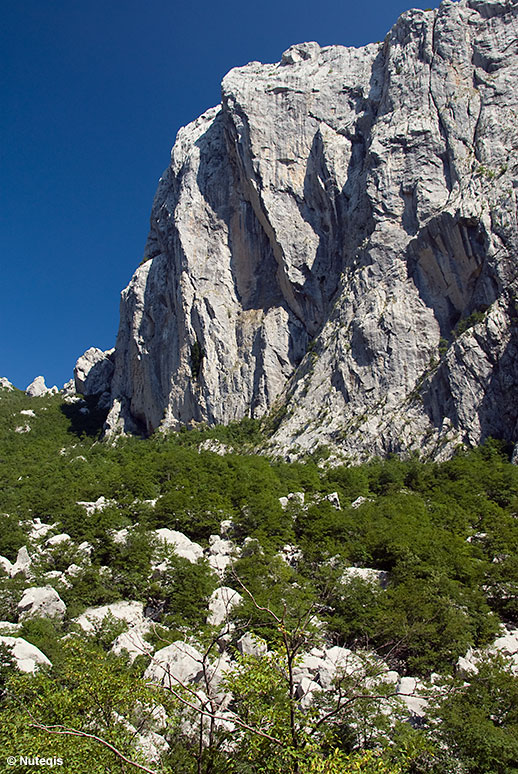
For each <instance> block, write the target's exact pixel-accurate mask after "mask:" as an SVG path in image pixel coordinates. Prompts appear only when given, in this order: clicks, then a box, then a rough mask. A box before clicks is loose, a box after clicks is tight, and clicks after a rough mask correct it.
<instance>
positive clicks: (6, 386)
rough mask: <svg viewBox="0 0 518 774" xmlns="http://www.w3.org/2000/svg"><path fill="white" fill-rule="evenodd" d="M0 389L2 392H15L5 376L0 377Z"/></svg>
mask: <svg viewBox="0 0 518 774" xmlns="http://www.w3.org/2000/svg"><path fill="white" fill-rule="evenodd" d="M0 389H2V390H14V387H13V385H12V384H11V382H10V381H9V379H6V377H5V376H0Z"/></svg>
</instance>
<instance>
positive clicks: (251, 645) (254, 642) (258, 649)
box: [237, 632, 268, 658]
mask: <svg viewBox="0 0 518 774" xmlns="http://www.w3.org/2000/svg"><path fill="white" fill-rule="evenodd" d="M237 649H238V651H239V652H240V653H242V654H243V656H255V657H256V658H259V657H260V656H264V655H265V654H266V653H267V651H268V645H267V644H266V642H265V641H264V640H263V639H261V637H257V636H256V635H255V634H252V633H251V632H245V634H243V636H242V637H240V638H239V639H238V641H237Z"/></svg>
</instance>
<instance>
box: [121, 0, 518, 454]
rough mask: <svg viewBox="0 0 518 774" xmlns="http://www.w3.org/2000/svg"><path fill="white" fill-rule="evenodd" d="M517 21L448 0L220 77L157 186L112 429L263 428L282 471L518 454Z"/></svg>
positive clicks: (124, 326) (125, 302)
mask: <svg viewBox="0 0 518 774" xmlns="http://www.w3.org/2000/svg"><path fill="white" fill-rule="evenodd" d="M517 14H518V5H517V4H516V3H508V2H501V1H500V0H460V2H448V0H446V1H445V2H443V3H442V5H441V6H440V8H439V9H438V10H435V11H421V10H412V11H408V12H407V13H405V14H403V16H401V18H400V19H399V20H398V22H397V23H396V24H395V26H394V27H393V29H392V30H391V31H390V33H389V34H388V35H387V37H386V39H385V41H383V42H381V43H375V44H371V45H368V46H365V47H364V48H360V49H354V48H344V47H341V46H329V47H325V48H321V47H320V46H319V45H318V44H317V43H303V44H300V45H296V46H293V47H291V48H290V49H289V50H288V51H286V52H285V53H284V54H283V56H282V59H281V61H280V62H279V63H277V64H267V65H264V64H260V63H257V62H252V63H251V64H249V65H247V66H246V67H240V68H236V69H234V70H231V71H230V73H229V74H228V75H227V76H226V77H225V79H224V80H223V84H222V101H221V105H220V106H218V107H216V108H212V109H211V110H208V111H207V112H206V113H204V115H202V116H201V117H200V118H198V119H197V120H196V121H194V122H193V123H192V124H189V125H188V126H187V127H185V128H182V129H180V131H179V132H178V136H177V139H176V143H175V145H174V148H173V151H172V155H171V164H170V166H169V167H168V169H167V170H166V171H165V173H164V175H163V177H162V178H161V180H160V182H159V186H158V190H157V193H156V196H155V201H154V204H153V210H152V214H151V231H150V235H149V239H148V242H147V246H146V251H145V256H144V258H145V259H146V260H145V261H144V262H143V264H142V265H141V266H140V267H139V268H138V269H137V271H136V272H135V274H134V276H133V278H132V280H131V282H130V284H129V285H128V287H127V288H126V289H125V290H124V291H123V293H122V302H121V322H120V330H119V335H118V339H117V345H116V350H115V353H114V355H113V361H114V364H115V370H114V375H113V379H112V386H111V394H112V410H111V412H110V415H109V418H108V432H115V431H117V430H135V429H138V430H144V431H145V432H151V431H152V430H154V429H155V428H157V427H159V426H161V425H162V426H165V427H173V428H177V427H178V426H179V425H181V424H186V423H189V422H191V421H194V422H200V421H203V422H208V423H216V422H223V423H226V422H229V421H231V420H234V419H239V418H241V417H244V416H254V417H257V416H261V415H263V414H265V413H266V412H268V411H270V410H272V409H273V410H274V411H276V412H277V413H278V429H277V431H276V433H275V434H274V436H273V438H272V443H273V449H274V450H275V451H278V452H281V453H283V454H287V455H295V456H296V455H297V454H299V453H301V452H304V451H305V450H308V449H312V448H314V447H315V445H318V444H328V445H331V446H333V447H336V448H337V449H340V450H341V451H342V452H343V454H345V455H347V457H348V458H350V459H360V458H363V457H368V456H371V455H372V454H385V453H388V452H396V453H404V452H407V451H411V450H425V451H426V452H429V453H430V454H431V455H433V456H434V457H436V458H441V457H443V456H446V455H448V454H450V453H451V452H452V450H453V448H454V447H455V445H456V444H458V443H459V442H464V443H469V444H471V443H478V442H479V441H480V440H483V439H484V438H485V437H487V436H488V435H493V436H500V437H504V438H506V439H508V440H510V441H513V442H515V441H516V440H518V428H517V426H516V425H517V417H518V400H517V399H516V393H517V386H518V357H517V355H518V348H517V342H518V336H517V333H518V327H517V324H518V300H517V299H518V296H515V291H514V288H515V287H516V285H517V281H516V277H517V273H518V265H517V263H516V261H517V254H518V249H517V248H518V244H517V242H518V240H517V224H516V186H517V176H516V168H517V167H516V149H517V146H518V110H517V106H516V93H517V88H518V46H517V40H518V23H517ZM517 293H518V288H517ZM279 409H280V410H279Z"/></svg>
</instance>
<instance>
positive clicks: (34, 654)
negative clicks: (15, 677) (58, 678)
mask: <svg viewBox="0 0 518 774" xmlns="http://www.w3.org/2000/svg"><path fill="white" fill-rule="evenodd" d="M0 644H2V645H6V646H7V647H8V648H9V649H10V651H11V654H12V656H13V658H14V660H15V662H16V666H17V668H18V669H19V670H20V672H35V671H36V669H38V667H43V666H52V663H51V661H50V660H49V659H48V658H47V656H46V655H45V654H44V653H42V652H41V650H40V649H39V648H37V647H36V646H35V645H31V643H30V642H27V641H26V640H24V639H23V638H22V637H0Z"/></svg>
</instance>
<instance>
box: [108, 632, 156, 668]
mask: <svg viewBox="0 0 518 774" xmlns="http://www.w3.org/2000/svg"><path fill="white" fill-rule="evenodd" d="M149 630H150V626H149V624H148V623H147V622H144V623H143V624H137V625H136V626H134V627H133V628H132V629H128V631H127V632H122V634H119V636H118V637H116V638H115V640H114V641H113V643H112V647H111V650H112V653H115V655H116V656H118V655H120V654H121V653H122V651H124V650H125V651H127V653H128V656H129V659H130V661H131V663H133V661H135V659H136V658H137V657H138V656H142V655H143V654H144V655H149V656H151V654H152V653H153V648H152V646H151V645H150V643H149V642H147V640H146V639H145V635H146V634H147V633H148V632H149Z"/></svg>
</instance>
